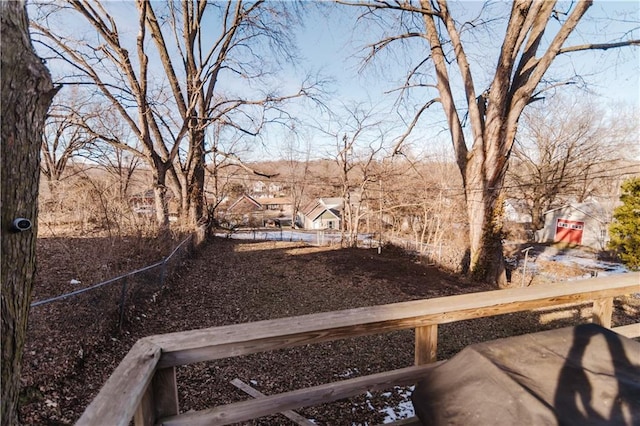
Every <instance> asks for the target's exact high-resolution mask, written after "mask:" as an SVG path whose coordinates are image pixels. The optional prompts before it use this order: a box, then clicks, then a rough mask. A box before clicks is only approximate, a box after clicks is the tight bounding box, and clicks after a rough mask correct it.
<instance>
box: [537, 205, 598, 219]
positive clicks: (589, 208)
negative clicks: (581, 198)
mask: <svg viewBox="0 0 640 426" xmlns="http://www.w3.org/2000/svg"><path fill="white" fill-rule="evenodd" d="M567 208H570V209H574V210H578V211H580V212H582V213H584V214H585V215H587V216H589V217H591V218H593V219H595V220H597V221H599V222H603V223H606V222H608V221H607V214H606V211H605V209H604V207H603V206H602V205H601V204H600V203H598V202H596V201H587V202H585V203H569V204H565V205H564V206H560V207H556V208H555V209H551V210H547V211H546V212H544V215H545V216H546V215H547V214H549V213H552V212H555V211H557V210H563V209H567Z"/></svg>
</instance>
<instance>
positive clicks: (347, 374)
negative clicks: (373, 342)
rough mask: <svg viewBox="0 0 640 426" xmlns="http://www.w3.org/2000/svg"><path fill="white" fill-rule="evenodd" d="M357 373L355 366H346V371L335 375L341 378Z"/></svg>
mask: <svg viewBox="0 0 640 426" xmlns="http://www.w3.org/2000/svg"><path fill="white" fill-rule="evenodd" d="M358 373H359V371H358V369H357V368H353V369H351V368H348V369H347V371H345V372H344V373H340V374H337V375H336V376H337V377H341V378H347V377H352V376H354V375H357V374H358Z"/></svg>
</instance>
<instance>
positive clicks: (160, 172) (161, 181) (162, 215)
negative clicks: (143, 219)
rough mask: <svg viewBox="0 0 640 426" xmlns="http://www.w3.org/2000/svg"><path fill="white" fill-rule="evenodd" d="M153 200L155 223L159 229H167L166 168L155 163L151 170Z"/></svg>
mask: <svg viewBox="0 0 640 426" xmlns="http://www.w3.org/2000/svg"><path fill="white" fill-rule="evenodd" d="M153 198H154V204H155V211H156V222H157V224H158V226H159V227H160V229H163V230H164V229H168V228H169V200H168V198H167V168H166V165H164V164H160V162H159V161H158V162H156V164H155V167H154V168H153Z"/></svg>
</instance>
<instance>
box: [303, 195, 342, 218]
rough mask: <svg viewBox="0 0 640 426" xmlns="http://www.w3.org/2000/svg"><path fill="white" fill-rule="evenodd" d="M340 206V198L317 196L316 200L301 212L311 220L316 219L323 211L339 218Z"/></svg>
mask: <svg viewBox="0 0 640 426" xmlns="http://www.w3.org/2000/svg"><path fill="white" fill-rule="evenodd" d="M341 207H342V198H319V199H318V200H317V201H316V202H314V203H312V204H310V205H308V206H307V208H305V210H304V211H303V214H304V215H305V216H306V217H308V218H309V219H311V220H312V221H314V220H316V219H318V218H319V217H320V216H321V215H322V214H323V213H324V212H325V211H328V212H329V213H331V214H332V215H334V216H335V217H336V218H337V219H340V212H339V209H340V208H341Z"/></svg>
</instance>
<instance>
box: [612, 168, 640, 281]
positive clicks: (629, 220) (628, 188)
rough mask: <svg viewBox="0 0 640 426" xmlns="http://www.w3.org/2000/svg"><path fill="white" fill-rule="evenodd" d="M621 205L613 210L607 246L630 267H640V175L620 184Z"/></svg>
mask: <svg viewBox="0 0 640 426" xmlns="http://www.w3.org/2000/svg"><path fill="white" fill-rule="evenodd" d="M621 188H622V195H621V196H620V201H622V205H621V206H619V207H617V208H616V209H615V210H614V212H613V219H614V221H613V223H612V224H611V226H610V227H609V234H610V235H611V241H610V242H609V246H610V248H611V249H613V250H615V251H617V252H618V255H619V256H620V259H621V260H622V262H623V263H624V264H625V265H626V266H628V267H629V268H630V269H633V270H639V269H640V177H635V178H631V179H629V180H627V181H625V182H624V183H623V184H622V187H621Z"/></svg>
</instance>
